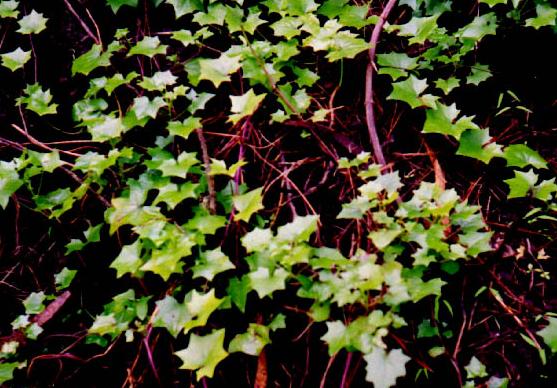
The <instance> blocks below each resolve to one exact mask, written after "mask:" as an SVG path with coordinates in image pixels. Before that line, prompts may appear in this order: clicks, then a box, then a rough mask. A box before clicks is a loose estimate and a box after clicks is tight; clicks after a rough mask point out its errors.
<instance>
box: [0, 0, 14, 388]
mask: <svg viewBox="0 0 557 388" xmlns="http://www.w3.org/2000/svg"><path fill="white" fill-rule="evenodd" d="M18 5H19V1H16V0H2V1H0V18H14V19H15V18H17V16H18V15H19V11H18V10H17V7H18ZM0 384H2V381H0Z"/></svg>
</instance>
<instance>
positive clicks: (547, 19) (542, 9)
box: [526, 3, 557, 30]
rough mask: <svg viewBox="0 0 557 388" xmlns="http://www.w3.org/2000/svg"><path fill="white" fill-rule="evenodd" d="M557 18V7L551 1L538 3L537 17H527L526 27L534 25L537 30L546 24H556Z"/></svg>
mask: <svg viewBox="0 0 557 388" xmlns="http://www.w3.org/2000/svg"><path fill="white" fill-rule="evenodd" d="M556 19H557V8H555V7H554V6H552V5H550V4H549V3H547V4H544V3H541V4H537V5H536V17H534V18H530V19H526V27H534V28H535V29H536V30H537V29H540V28H542V27H545V26H554V25H555V22H556Z"/></svg>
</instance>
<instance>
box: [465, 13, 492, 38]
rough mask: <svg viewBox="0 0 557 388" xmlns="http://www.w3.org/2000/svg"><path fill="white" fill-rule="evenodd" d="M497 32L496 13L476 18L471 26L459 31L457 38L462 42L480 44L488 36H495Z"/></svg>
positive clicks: (468, 25)
mask: <svg viewBox="0 0 557 388" xmlns="http://www.w3.org/2000/svg"><path fill="white" fill-rule="evenodd" d="M496 31H497V16H496V15H495V13H493V12H491V13H487V14H485V15H481V16H476V17H475V18H474V20H472V22H471V23H470V24H467V25H466V26H464V27H462V28H461V29H460V30H458V31H457V33H456V36H458V37H459V38H460V39H462V40H472V41H474V42H479V41H480V40H482V39H483V38H484V37H485V36H487V35H495V32H496Z"/></svg>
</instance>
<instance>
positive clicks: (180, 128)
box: [166, 116, 203, 140]
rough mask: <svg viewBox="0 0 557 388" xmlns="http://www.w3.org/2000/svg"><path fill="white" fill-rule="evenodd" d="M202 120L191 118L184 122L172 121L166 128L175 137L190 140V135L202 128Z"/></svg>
mask: <svg viewBox="0 0 557 388" xmlns="http://www.w3.org/2000/svg"><path fill="white" fill-rule="evenodd" d="M202 127H203V124H201V119H200V118H199V117H194V116H190V117H188V118H187V119H185V120H184V121H182V122H180V121H170V122H169V123H168V125H167V127H166V129H168V132H169V133H170V134H171V135H173V136H180V137H183V138H184V139H186V140H187V139H188V137H189V136H190V134H191V133H192V132H193V131H195V130H196V129H198V128H202Z"/></svg>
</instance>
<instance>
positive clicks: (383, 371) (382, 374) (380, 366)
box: [364, 346, 410, 388]
mask: <svg viewBox="0 0 557 388" xmlns="http://www.w3.org/2000/svg"><path fill="white" fill-rule="evenodd" d="M364 360H365V361H366V364H367V365H366V380H367V381H369V382H372V383H373V386H374V388H389V387H392V386H395V385H396V380H397V378H399V377H402V376H405V375H406V363H408V361H410V357H408V356H407V355H405V354H404V353H402V350H400V349H394V350H391V351H389V352H387V351H385V350H384V349H382V348H380V347H377V346H375V347H374V348H373V351H372V352H371V353H368V354H366V355H365V356H364Z"/></svg>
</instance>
